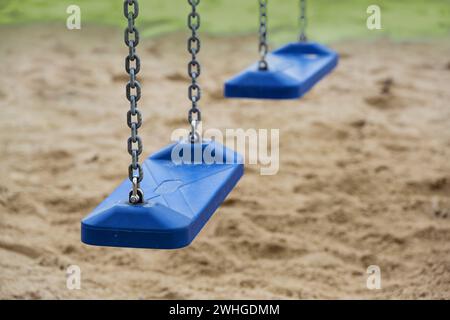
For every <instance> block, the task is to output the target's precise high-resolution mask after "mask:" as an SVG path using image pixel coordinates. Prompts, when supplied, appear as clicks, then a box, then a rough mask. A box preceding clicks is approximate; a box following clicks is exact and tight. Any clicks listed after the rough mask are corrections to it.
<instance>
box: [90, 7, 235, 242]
mask: <svg viewBox="0 0 450 320" xmlns="http://www.w3.org/2000/svg"><path fill="white" fill-rule="evenodd" d="M188 3H189V5H190V6H191V9H192V11H191V12H190V13H189V15H188V26H189V28H190V30H191V31H192V35H191V37H190V38H189V39H188V51H189V52H190V53H191V55H192V59H191V61H190V62H189V64H188V73H189V76H190V77H191V80H192V83H191V85H190V86H189V93H188V96H189V99H190V101H191V102H192V107H191V109H190V110H189V116H188V121H189V124H190V127H191V128H190V129H191V130H190V133H189V138H188V139H187V140H185V141H179V142H177V143H174V144H172V145H169V146H166V147H165V148H163V149H162V150H160V151H158V152H156V153H154V154H153V155H151V156H150V157H149V158H147V159H146V160H145V161H144V162H143V164H142V165H140V164H139V156H140V154H141V153H142V140H141V138H140V137H139V136H138V128H140V127H141V125H142V115H141V112H140V111H139V110H138V108H137V102H138V101H139V99H140V97H141V85H140V83H139V82H138V81H137V80H136V75H137V74H138V73H139V70H140V59H139V56H138V55H137V54H136V46H137V45H138V43H139V32H138V30H137V28H136V27H135V24H134V23H135V19H136V18H137V16H138V14H139V5H138V1H137V0H124V14H125V17H126V18H127V19H128V27H127V28H126V30H125V43H126V44H127V46H128V47H129V55H128V56H127V57H126V60H125V68H126V71H127V72H128V74H129V75H130V80H129V81H128V83H127V86H126V96H127V99H128V100H129V101H130V110H129V111H128V114H127V124H128V126H129V127H130V129H131V136H130V138H129V139H128V152H129V154H130V155H131V159H132V160H131V164H130V166H129V168H128V176H129V177H128V178H129V179H127V180H125V181H124V182H123V183H122V184H121V185H120V186H119V187H118V188H117V189H116V190H115V191H114V192H113V193H112V194H111V195H110V196H108V197H107V198H106V199H105V200H104V201H103V202H102V203H101V204H100V205H99V206H98V207H97V208H95V209H94V211H93V212H92V213H91V214H89V215H88V216H87V217H85V218H84V219H83V220H82V221H81V240H82V242H84V243H86V244H90V245H98V246H113V247H132V248H155V249H175V248H180V247H184V246H187V245H189V244H190V243H191V242H192V240H193V239H194V238H195V237H196V235H197V234H198V233H199V231H200V230H201V229H202V227H203V226H204V225H205V224H206V222H207V221H208V219H209V218H210V217H211V216H212V214H213V213H214V211H215V210H216V209H217V208H218V206H219V205H220V204H221V203H222V202H223V201H224V200H225V198H226V196H227V195H228V194H229V193H230V192H231V190H232V189H233V188H234V187H235V185H236V184H237V182H238V181H239V179H240V178H241V176H242V175H243V172H244V166H243V162H242V158H241V156H240V155H239V154H237V153H236V152H234V151H232V150H230V149H227V148H225V147H224V146H223V145H221V144H219V143H217V142H215V141H206V140H202V137H201V136H200V134H199V133H198V130H197V126H198V123H199V122H200V121H201V111H200V109H198V107H197V103H198V101H199V100H200V87H199V85H198V83H197V79H198V77H199V76H200V64H199V62H198V60H197V58H196V55H197V54H198V53H199V50H200V39H199V38H198V34H197V31H198V29H199V27H200V15H199V14H198V12H197V5H198V4H199V3H200V0H188ZM131 38H133V39H131ZM132 64H133V65H132ZM174 154H177V155H178V156H179V157H181V158H182V161H181V162H179V163H178V162H174V161H173V155H174ZM205 154H208V155H210V156H211V157H213V158H214V159H215V160H216V161H215V162H211V161H205V157H204V155H205ZM198 155H200V157H201V159H200V161H199V159H198V157H197V156H198ZM218 159H219V160H218ZM217 160H218V161H217ZM144 176H145V179H144ZM130 190H131V191H130Z"/></svg>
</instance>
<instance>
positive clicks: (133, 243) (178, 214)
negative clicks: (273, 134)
mask: <svg viewBox="0 0 450 320" xmlns="http://www.w3.org/2000/svg"><path fill="white" fill-rule="evenodd" d="M189 148H190V150H191V152H190V154H188V153H186V150H189ZM180 150H181V151H180ZM177 152H178V153H177ZM172 153H175V154H178V155H179V156H182V159H186V158H185V157H184V156H186V157H190V158H191V160H192V159H193V157H194V155H196V158H195V160H196V161H197V162H192V161H188V163H186V162H184V163H181V164H180V163H177V162H174V161H173V160H172V159H173V157H172ZM199 154H205V155H209V159H208V158H205V157H203V156H200V159H199V158H198V155H199ZM211 157H214V159H215V160H216V161H215V162H213V161H212V160H211V159H212V158H211ZM198 159H199V160H198ZM143 170H144V179H143V180H142V182H141V189H142V190H143V192H144V197H145V201H144V203H143V204H138V205H131V204H129V203H128V195H129V192H130V189H131V182H130V181H129V180H128V179H127V180H126V181H124V182H123V183H122V184H121V185H120V186H119V187H118V188H117V189H116V190H115V191H114V192H113V193H112V194H111V195H110V196H109V197H107V198H106V199H105V200H104V201H103V202H102V203H101V204H100V205H99V206H98V207H97V208H95V209H94V211H93V212H92V213H91V214H89V215H88V216H87V217H85V218H84V219H83V220H82V222H81V240H82V241H83V242H84V243H86V244H90V245H98V246H113V247H132V248H154V249H176V248H181V247H184V246H187V245H189V244H190V243H191V242H192V240H193V239H194V238H195V237H196V235H197V234H198V233H199V231H200V230H201V229H202V227H203V226H204V225H205V224H206V222H207V221H208V219H209V218H210V217H211V216H212V214H213V213H214V211H215V210H216V209H217V208H218V207H219V205H220V204H221V203H222V202H223V201H224V200H225V198H226V196H227V195H228V194H229V193H230V192H231V190H232V189H233V188H234V186H235V185H236V184H237V182H238V181H239V179H240V178H241V176H242V175H243V173H244V165H243V161H242V157H241V156H240V155H239V154H238V153H236V152H234V151H232V150H230V149H227V148H225V147H224V146H223V145H221V144H219V143H216V142H214V141H203V142H202V143H197V144H190V143H186V142H179V143H175V144H172V145H169V146H167V147H165V148H163V149H162V150H160V151H159V152H157V153H155V154H153V155H151V156H150V157H149V158H147V159H146V160H145V161H144V163H143Z"/></svg>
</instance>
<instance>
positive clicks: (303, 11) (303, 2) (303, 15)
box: [299, 0, 308, 42]
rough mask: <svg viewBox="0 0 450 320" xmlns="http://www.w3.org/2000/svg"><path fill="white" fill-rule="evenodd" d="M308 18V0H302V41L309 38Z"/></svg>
mask: <svg viewBox="0 0 450 320" xmlns="http://www.w3.org/2000/svg"><path fill="white" fill-rule="evenodd" d="M307 23H308V21H307V19H306V0H300V37H299V40H300V41H301V42H305V41H307V40H308V38H307V37H306V27H307Z"/></svg>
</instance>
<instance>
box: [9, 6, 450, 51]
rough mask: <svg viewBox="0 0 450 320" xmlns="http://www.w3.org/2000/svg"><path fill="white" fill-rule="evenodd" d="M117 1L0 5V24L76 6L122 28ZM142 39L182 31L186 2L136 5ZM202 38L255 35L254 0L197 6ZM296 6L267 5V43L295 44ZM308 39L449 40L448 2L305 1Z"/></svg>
mask: <svg viewBox="0 0 450 320" xmlns="http://www.w3.org/2000/svg"><path fill="white" fill-rule="evenodd" d="M122 3H123V1H122V0H20V1H19V0H0V25H1V24H33V23H61V24H62V25H65V21H66V18H67V16H68V15H67V13H66V8H67V7H68V6H69V5H71V4H76V5H79V6H80V8H81V14H82V24H86V23H89V24H99V25H110V26H116V27H120V28H123V27H124V25H125V20H124V19H125V18H124V17H123V15H122V12H123V11H122V10H123V9H122ZM370 4H377V5H379V6H380V7H381V13H382V27H383V29H382V30H374V31H370V30H368V29H367V28H366V19H367V16H368V14H367V13H366V9H367V7H368V6H369V5H370ZM140 9H141V10H140V17H139V21H138V25H139V28H140V30H142V31H141V34H142V36H153V35H158V34H162V33H167V32H173V31H178V30H185V29H186V15H187V13H188V10H189V7H188V4H187V1H186V0H140ZM199 11H200V14H201V16H202V28H201V31H202V32H208V33H211V34H216V35H239V34H249V33H255V32H256V30H257V22H258V15H257V13H258V2H257V0H202V1H201V3H200V7H199ZM298 15H299V1H298V0H269V28H270V29H269V37H270V40H271V41H272V42H276V43H279V42H285V41H288V40H292V39H295V38H296V37H297V31H298ZM308 20H309V23H308V36H309V37H310V38H311V39H314V40H317V41H323V42H330V41H336V40H341V39H352V38H369V39H370V38H374V37H380V36H381V37H386V36H387V37H390V38H393V39H428V38H442V37H445V38H447V37H449V35H450V0H308Z"/></svg>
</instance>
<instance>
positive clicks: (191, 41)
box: [187, 0, 202, 143]
mask: <svg viewBox="0 0 450 320" xmlns="http://www.w3.org/2000/svg"><path fill="white" fill-rule="evenodd" d="M188 3H189V4H190V6H191V12H190V13H189V14H188V19H187V25H188V27H189V29H190V30H191V36H190V37H189V38H188V42H187V48H188V52H189V53H190V54H191V60H190V61H189V63H188V75H189V77H190V78H191V84H190V85H189V87H188V98H189V100H190V101H191V103H192V106H191V109H190V110H189V113H188V122H189V125H190V126H191V131H190V133H189V140H190V142H191V143H194V142H198V141H199V140H200V138H201V137H200V135H199V133H198V132H197V127H198V125H199V123H200V121H202V113H201V111H200V109H199V108H198V106H197V103H198V102H199V101H200V98H201V89H200V86H199V85H198V83H197V79H198V77H199V76H200V73H201V71H200V63H199V62H198V60H197V54H198V53H199V52H200V39H199V37H198V35H197V31H198V29H199V28H200V15H199V14H198V12H197V6H198V5H199V3H200V0H188ZM194 115H195V117H194Z"/></svg>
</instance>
